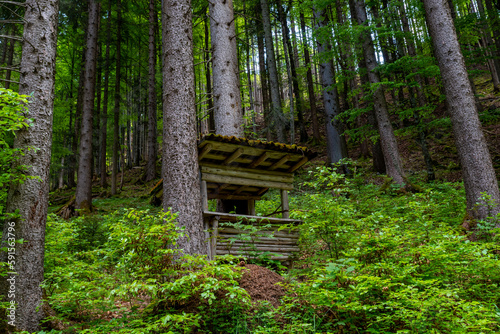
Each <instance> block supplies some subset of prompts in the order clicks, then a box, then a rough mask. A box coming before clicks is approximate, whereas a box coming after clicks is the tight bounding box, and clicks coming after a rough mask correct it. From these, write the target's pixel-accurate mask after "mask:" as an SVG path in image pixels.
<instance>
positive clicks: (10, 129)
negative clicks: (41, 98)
mask: <svg viewBox="0 0 500 334" xmlns="http://www.w3.org/2000/svg"><path fill="white" fill-rule="evenodd" d="M27 104H28V96H25V95H19V94H17V93H15V92H13V91H12V90H9V89H4V88H0V217H1V216H2V215H3V214H4V213H5V212H4V210H5V204H6V200H7V189H8V185H9V184H10V183H16V182H17V183H22V182H24V181H25V180H26V179H28V178H30V176H28V175H26V174H25V173H24V172H25V171H26V169H27V166H24V165H19V164H15V162H16V161H17V160H18V159H19V157H20V156H22V155H23V152H24V150H29V149H33V148H24V149H23V148H14V147H13V146H14V137H15V135H16V131H19V130H22V129H25V128H27V127H28V126H29V124H30V122H31V120H29V119H27V118H26V117H25V115H24V113H25V111H26V110H25V107H26V105H27Z"/></svg>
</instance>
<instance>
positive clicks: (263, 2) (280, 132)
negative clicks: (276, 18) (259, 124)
mask: <svg viewBox="0 0 500 334" xmlns="http://www.w3.org/2000/svg"><path fill="white" fill-rule="evenodd" d="M260 6H261V9H262V23H263V28H264V36H265V42H266V54H267V58H266V59H267V68H268V70H269V83H270V86H271V105H272V107H271V119H272V120H273V123H274V128H275V129H276V135H277V138H278V141H279V142H282V143H284V142H285V128H284V126H283V119H284V116H283V111H282V110H281V97H280V95H281V94H280V87H279V82H278V69H277V68H276V57H275V53H274V45H273V34H272V30H271V18H270V14H269V5H268V3H267V0H260Z"/></svg>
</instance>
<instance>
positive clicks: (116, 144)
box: [111, 0, 122, 195]
mask: <svg viewBox="0 0 500 334" xmlns="http://www.w3.org/2000/svg"><path fill="white" fill-rule="evenodd" d="M116 11H117V27H116V69H115V71H116V80H115V107H114V112H113V120H114V122H113V123H114V124H113V127H114V128H113V163H112V164H113V169H112V171H111V195H116V186H117V184H116V183H117V177H118V158H119V155H120V83H121V73H120V72H121V36H122V35H121V26H122V22H121V21H122V9H121V0H117V10H116Z"/></svg>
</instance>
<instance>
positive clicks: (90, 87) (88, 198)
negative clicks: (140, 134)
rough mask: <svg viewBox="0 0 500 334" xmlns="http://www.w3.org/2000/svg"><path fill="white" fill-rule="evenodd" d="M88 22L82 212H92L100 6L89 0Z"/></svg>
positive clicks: (78, 205) (78, 191)
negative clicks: (94, 113) (93, 118)
mask: <svg viewBox="0 0 500 334" xmlns="http://www.w3.org/2000/svg"><path fill="white" fill-rule="evenodd" d="M88 6H89V7H88V8H89V14H88V15H89V21H88V22H89V23H88V28H87V47H86V51H85V52H86V55H85V65H84V66H85V79H84V87H83V101H82V103H83V105H82V123H81V135H80V163H79V164H78V181H77V184H76V195H75V205H76V209H79V210H82V213H86V212H89V211H92V113H93V110H94V99H95V83H96V65H97V36H98V32H99V17H100V8H101V5H100V4H99V3H97V2H96V1H95V0H89V4H88Z"/></svg>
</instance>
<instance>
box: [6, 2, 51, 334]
mask: <svg viewBox="0 0 500 334" xmlns="http://www.w3.org/2000/svg"><path fill="white" fill-rule="evenodd" d="M58 3H59V2H58V1H56V0H37V1H35V0H27V1H26V2H25V4H26V12H25V15H24V21H25V22H26V25H25V28H24V33H23V39H24V42H23V53H22V58H21V73H20V85H19V93H21V94H26V95H28V94H31V93H32V94H33V98H32V101H31V103H30V104H29V105H28V106H27V117H28V118H30V119H33V122H32V124H31V126H30V127H28V128H23V129H22V130H20V131H18V132H17V134H16V138H15V140H14V147H16V148H24V149H25V150H24V155H22V156H20V157H19V159H18V160H17V161H16V164H18V165H25V166H28V167H27V170H26V174H27V175H29V176H33V177H36V178H33V179H30V178H28V179H27V180H26V181H25V182H24V183H20V184H12V185H11V186H10V189H9V195H8V199H7V208H6V212H8V213H14V212H17V213H18V214H17V218H14V219H12V220H8V221H7V222H6V223H5V224H4V231H3V234H2V245H1V246H2V249H7V248H3V247H8V248H15V265H13V266H12V267H10V268H9V269H8V270H9V272H15V273H17V274H16V275H14V274H12V275H8V276H6V277H2V279H1V281H0V282H1V283H0V294H1V295H3V296H4V297H3V301H7V302H10V301H14V302H15V303H17V305H16V306H17V307H16V310H15V321H13V322H11V324H13V326H10V325H9V326H8V328H4V329H3V332H4V333H12V332H14V331H16V332H17V331H23V330H24V331H28V332H30V333H31V332H36V331H39V330H40V329H41V328H40V321H41V320H42V319H43V318H44V316H45V314H44V312H43V309H42V307H41V306H42V288H41V287H40V284H41V283H42V281H43V260H44V244H45V225H46V221H47V207H48V196H49V167H50V157H51V145H52V115H53V105H54V76H55V75H54V74H55V64H56V48H57V45H56V44H57V23H58V14H59V8H58V7H59V6H58ZM28 147H29V148H35V147H36V150H33V149H30V150H28V149H26V148H28ZM12 239H15V240H24V242H23V243H22V244H15V245H14V243H13V242H12ZM7 256H8V253H7V252H6V251H2V253H1V256H0V261H2V262H7V260H8V258H7ZM7 279H10V281H7ZM12 280H14V281H15V297H12V296H9V293H8V290H9V288H10V287H11V286H12V285H11V284H12V282H13V281H12ZM5 314H6V313H5V312H4V311H2V318H3V319H6V315H5ZM7 321H12V319H11V318H8V319H7Z"/></svg>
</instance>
